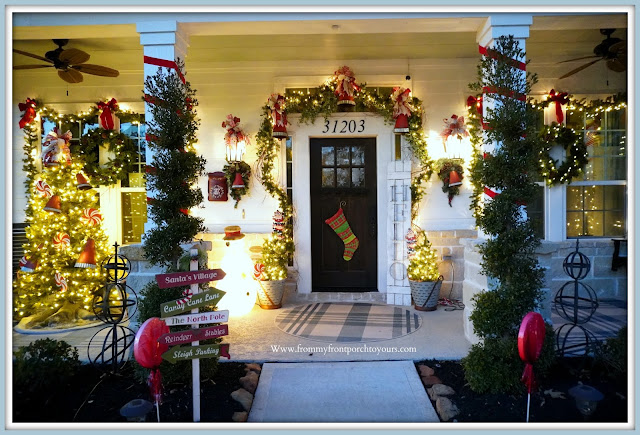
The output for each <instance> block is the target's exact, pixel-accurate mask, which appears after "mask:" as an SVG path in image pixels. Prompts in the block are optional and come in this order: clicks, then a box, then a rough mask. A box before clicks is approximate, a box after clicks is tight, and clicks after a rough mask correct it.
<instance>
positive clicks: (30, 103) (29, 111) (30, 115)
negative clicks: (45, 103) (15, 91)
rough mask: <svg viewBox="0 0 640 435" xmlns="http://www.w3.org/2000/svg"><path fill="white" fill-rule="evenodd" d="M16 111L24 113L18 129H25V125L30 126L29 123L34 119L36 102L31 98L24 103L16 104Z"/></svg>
mask: <svg viewBox="0 0 640 435" xmlns="http://www.w3.org/2000/svg"><path fill="white" fill-rule="evenodd" d="M18 109H20V111H21V112H24V115H22V119H21V120H20V123H19V124H18V125H19V126H20V128H25V127H26V126H27V124H31V121H33V120H34V119H35V118H36V102H35V100H32V99H31V98H27V100H26V101H25V102H24V103H18Z"/></svg>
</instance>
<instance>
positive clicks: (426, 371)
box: [418, 364, 436, 376]
mask: <svg viewBox="0 0 640 435" xmlns="http://www.w3.org/2000/svg"><path fill="white" fill-rule="evenodd" d="M418 370H420V376H433V375H434V374H435V372H436V371H435V370H433V369H432V368H431V367H429V366H426V365H424V364H419V365H418Z"/></svg>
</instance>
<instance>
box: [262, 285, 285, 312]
mask: <svg viewBox="0 0 640 435" xmlns="http://www.w3.org/2000/svg"><path fill="white" fill-rule="evenodd" d="M284 282H285V280H284V279H280V280H276V281H258V283H259V284H260V287H259V288H258V305H260V308H263V309H265V310H275V309H277V308H281V307H282V296H283V295H284Z"/></svg>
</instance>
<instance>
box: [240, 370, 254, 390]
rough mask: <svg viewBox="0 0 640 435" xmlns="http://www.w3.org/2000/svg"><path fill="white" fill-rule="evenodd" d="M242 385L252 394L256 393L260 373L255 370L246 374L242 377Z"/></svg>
mask: <svg viewBox="0 0 640 435" xmlns="http://www.w3.org/2000/svg"><path fill="white" fill-rule="evenodd" d="M240 385H242V388H244V389H245V390H247V391H248V392H250V393H251V394H255V392H256V388H257V387H258V374H257V373H256V372H254V371H249V372H248V373H247V374H246V375H245V376H243V377H241V378H240Z"/></svg>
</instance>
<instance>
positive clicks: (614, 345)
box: [596, 326, 627, 377]
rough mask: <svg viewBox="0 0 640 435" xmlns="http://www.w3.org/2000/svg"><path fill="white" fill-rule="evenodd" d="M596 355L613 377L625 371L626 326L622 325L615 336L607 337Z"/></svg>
mask: <svg viewBox="0 0 640 435" xmlns="http://www.w3.org/2000/svg"><path fill="white" fill-rule="evenodd" d="M596 357H597V359H598V361H599V362H601V363H602V364H604V365H605V367H607V368H608V369H609V371H608V372H607V373H609V374H610V375H611V376H613V377H618V376H622V375H625V374H626V373H627V326H624V327H622V328H621V329H620V330H619V331H618V334H617V335H616V336H615V337H611V338H609V339H607V340H606V341H605V342H604V343H603V344H602V345H601V346H600V347H599V349H598V352H597V354H596Z"/></svg>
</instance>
